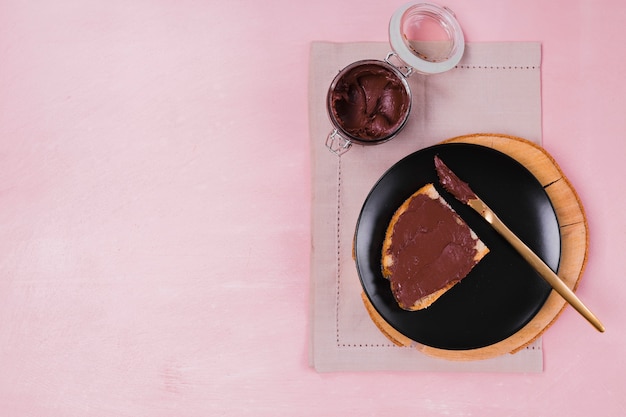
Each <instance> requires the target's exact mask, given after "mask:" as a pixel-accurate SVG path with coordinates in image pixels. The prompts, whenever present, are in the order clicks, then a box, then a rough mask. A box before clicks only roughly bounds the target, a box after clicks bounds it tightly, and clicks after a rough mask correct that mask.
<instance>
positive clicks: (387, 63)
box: [326, 2, 465, 155]
mask: <svg viewBox="0 0 626 417" xmlns="http://www.w3.org/2000/svg"><path fill="white" fill-rule="evenodd" d="M389 41H390V44H391V48H392V49H393V52H390V53H389V54H388V55H387V57H386V58H385V59H384V60H375V59H369V60H362V61H357V62H354V63H352V64H350V65H348V66H347V67H345V68H344V69H342V70H341V71H340V72H339V73H338V74H337V75H336V76H335V78H334V79H333V81H332V82H331V84H330V88H329V89H328V94H327V97H326V107H327V112H328V116H329V118H330V121H331V123H332V124H333V127H334V128H333V130H332V131H331V132H330V133H329V135H328V136H327V138H326V146H327V147H328V149H330V150H331V151H332V152H334V153H335V154H337V155H341V154H343V153H344V152H346V151H347V150H348V149H349V148H350V146H351V145H352V143H358V144H361V145H377V144H380V143H384V142H387V141H388V140H390V139H392V138H394V137H395V136H396V135H397V134H398V133H399V132H400V131H401V130H402V128H403V127H404V125H405V124H406V122H407V120H408V118H409V114H410V112H411V88H410V87H409V83H408V81H407V78H408V77H410V76H411V74H413V73H414V72H418V73H420V74H424V75H429V74H437V73H441V72H444V71H448V70H450V69H452V68H454V67H455V66H456V65H457V64H458V62H459V61H460V60H461V58H462V56H463V52H464V50H465V39H464V36H463V31H462V30H461V27H460V25H459V23H458V21H457V20H456V18H455V16H454V13H452V11H451V10H450V9H448V8H446V7H441V6H438V5H436V4H432V3H417V2H411V3H407V4H405V5H404V6H402V7H400V8H399V9H397V10H396V11H395V12H394V14H393V16H392V17H391V20H390V22H389Z"/></svg>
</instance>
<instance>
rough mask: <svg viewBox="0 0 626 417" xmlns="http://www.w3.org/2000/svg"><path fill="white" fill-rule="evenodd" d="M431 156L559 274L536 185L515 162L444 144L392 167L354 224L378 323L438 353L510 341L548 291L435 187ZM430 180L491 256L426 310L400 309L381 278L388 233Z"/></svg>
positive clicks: (549, 215) (549, 219) (555, 239)
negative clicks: (392, 222) (394, 219)
mask: <svg viewBox="0 0 626 417" xmlns="http://www.w3.org/2000/svg"><path fill="white" fill-rule="evenodd" d="M435 155H439V157H440V158H441V159H442V160H443V161H444V162H445V163H446V165H448V166H449V167H450V168H451V169H452V170H453V171H454V172H455V173H456V174H457V175H458V176H459V177H460V178H461V179H462V180H463V181H466V182H468V183H469V184H470V186H471V187H472V189H473V190H474V191H475V192H476V194H477V195H478V196H479V197H481V198H482V200H483V201H485V203H487V204H488V205H489V206H490V207H491V208H492V209H493V210H494V211H495V212H496V213H497V214H498V216H499V217H500V218H501V219H502V220H503V221H504V223H505V224H507V225H508V226H509V228H510V229H511V230H512V231H513V232H514V233H515V234H517V235H518V236H519V237H520V238H521V239H522V240H523V241H524V242H525V243H526V244H527V245H528V246H529V247H530V248H531V249H533V250H534V251H535V253H537V254H538V255H539V256H540V257H541V258H542V259H543V260H544V261H545V262H546V263H547V264H548V265H549V266H550V267H551V268H552V269H554V270H557V268H558V264H559V259H560V254H561V236H560V232H559V225H558V221H557V217H556V214H555V212H554V208H553V207H552V204H551V202H550V199H549V198H548V195H547V194H546V192H545V190H544V189H543V187H542V185H541V184H540V183H539V181H538V180H537V179H536V178H535V177H534V176H533V175H532V174H531V173H530V172H529V171H528V170H527V169H526V168H525V167H524V166H523V165H521V164H520V163H518V162H517V161H515V160H514V159H512V158H511V157H509V156H508V155H505V154H503V153H501V152H498V151H496V150H493V149H491V148H487V147H484V146H480V145H471V144H462V143H453V144H441V145H436V146H433V147H429V148H426V149H422V150H420V151H418V152H415V153H413V154H411V155H409V156H407V157H406V158H404V159H402V160H401V161H399V162H398V163H396V164H395V165H394V166H393V167H392V168H391V169H389V171H387V172H386V173H385V174H384V175H383V176H382V177H381V178H380V180H379V181H378V182H377V183H376V185H375V186H374V187H373V188H372V190H371V191H370V194H369V195H368V197H367V199H366V200H365V203H364V204H363V208H362V210H361V213H360V216H359V220H358V223H357V226H356V234H355V241H354V250H355V258H356V265H357V270H358V273H359V277H360V279H361V283H362V286H363V289H364V291H365V293H366V294H367V296H368V297H369V299H370V301H371V303H372V305H373V306H374V308H376V310H377V311H378V313H379V314H380V315H381V316H382V318H383V319H384V320H385V321H387V322H388V323H389V324H390V325H391V326H392V327H394V328H395V329H396V330H397V331H399V332H400V333H402V334H403V335H405V336H407V337H408V338H410V339H412V340H414V341H416V342H418V343H421V344H424V345H427V346H431V347H435V348H439V349H448V350H468V349H475V348H480V347H485V346H489V345H491V344H494V343H497V342H499V341H501V340H504V339H506V338H508V337H509V336H511V335H513V334H515V333H516V332H517V331H518V330H520V329H521V328H522V327H523V326H524V325H525V324H526V323H528V322H529V321H530V320H531V319H532V318H533V316H535V314H536V313H537V312H538V311H539V310H540V309H541V307H542V306H543V304H544V302H545V300H546V298H547V297H548V295H549V293H550V290H551V288H550V286H549V285H548V284H547V283H545V282H544V281H543V279H542V278H541V277H540V276H539V275H538V274H537V273H536V272H535V271H534V270H533V269H532V268H531V267H530V266H529V265H528V264H527V263H526V262H525V261H524V260H523V259H522V258H521V257H520V255H519V254H517V252H515V250H514V249H513V248H512V247H511V246H510V245H509V244H508V243H507V242H506V241H505V240H504V239H503V238H502V237H500V236H499V235H498V234H497V233H496V232H495V231H494V230H493V229H492V228H491V226H489V224H488V223H487V222H486V221H485V220H483V219H482V218H481V217H480V216H479V215H478V214H477V213H476V212H474V211H473V210H472V209H471V208H469V207H467V206H465V205H463V204H461V203H459V202H458V201H457V200H455V199H454V198H453V197H452V196H451V195H450V194H448V193H447V192H446V191H445V190H444V189H443V188H442V187H441V186H440V185H439V182H438V178H437V173H436V172H435V167H434V162H433V158H434V156H435ZM426 183H433V184H435V186H436V187H437V189H438V191H439V193H440V194H441V195H442V197H443V198H444V199H445V200H446V201H448V203H450V205H451V206H452V207H453V208H454V209H455V210H456V211H457V213H458V214H459V215H460V216H461V217H462V218H463V219H464V220H465V221H466V222H467V224H468V225H469V226H470V227H471V228H472V229H473V230H474V231H475V232H476V233H477V234H478V236H479V237H480V238H481V239H482V240H483V242H485V243H486V244H487V246H488V247H489V249H490V253H489V254H487V256H486V257H485V258H483V260H482V261H481V262H480V263H479V264H478V265H476V267H475V268H474V269H473V270H472V271H471V272H470V274H469V275H468V276H467V277H466V278H465V279H464V280H462V281H461V282H460V283H459V284H457V285H455V286H454V287H453V288H452V289H451V290H450V291H448V292H447V293H445V294H444V295H443V296H442V297H441V298H439V300H437V301H436V302H435V303H433V304H432V305H431V306H430V307H428V308H427V309H424V310H419V311H405V310H402V309H401V308H400V307H399V306H398V304H397V303H396V301H395V299H394V298H393V295H392V293H391V288H390V285H389V281H387V280H386V279H385V278H384V277H383V276H382V273H381V264H380V258H381V251H382V243H383V240H384V236H385V230H386V229H387V226H388V224H389V221H390V220H391V217H392V216H393V213H394V212H395V211H396V209H397V208H398V207H400V205H401V204H402V202H404V200H406V199H407V198H408V197H409V196H410V195H411V194H413V193H414V192H415V191H417V190H418V189H419V188H420V187H422V186H423V185H424V184H426Z"/></svg>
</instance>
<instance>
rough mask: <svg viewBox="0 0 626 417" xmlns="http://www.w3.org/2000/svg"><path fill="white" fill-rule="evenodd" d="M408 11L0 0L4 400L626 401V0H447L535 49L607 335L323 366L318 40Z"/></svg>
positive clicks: (492, 31)
mask: <svg viewBox="0 0 626 417" xmlns="http://www.w3.org/2000/svg"><path fill="white" fill-rule="evenodd" d="M401 4H402V2H401V1H400V2H389V1H380V0H379V1H363V0H360V1H355V0H351V1H343V2H337V1H327V0H318V1H315V2H312V1H309V2H297V1H287V0H284V1H278V0H269V1H266V2H258V1H257V2H255V1H248V2H244V1H223V2H217V1H206V0H205V1H199V0H196V1H193V0H183V1H174V0H170V1H163V0H161V1H156V0H155V1H148V0H135V1H126V0H112V1H95V0H86V1H85V0H57V1H54V2H35V1H30V0H29V1H19V0H4V1H0V235H1V236H2V237H1V238H0V415H2V416H16V417H22V416H53V417H54V416H85V415H89V416H98V417H100V416H154V417H161V416H246V415H250V416H264V415H267V416H274V415H293V416H322V415H323V416H335V415H336V416H345V415H400V414H404V413H407V412H410V413H411V414H412V415H429V416H444V415H454V416H504V415H506V416H527V415H546V416H553V415H567V416H589V415H606V416H609V415H623V414H624V413H626V400H625V399H624V396H623V394H624V391H625V389H626V380H625V377H624V374H625V373H626V355H625V353H626V333H625V332H624V331H623V328H624V319H625V318H626V317H625V312H624V302H623V300H624V298H625V297H626V280H625V279H624V271H625V270H626V256H624V254H623V250H624V242H625V240H626V216H625V215H624V214H623V207H624V205H625V204H626V198H625V197H623V195H620V194H619V190H622V189H623V181H624V176H625V174H626V167H625V165H624V162H623V160H624V157H625V156H626V145H625V143H626V141H625V139H624V135H625V132H626V117H624V111H625V109H626V82H625V81H624V79H625V78H626V56H625V54H624V46H623V41H624V39H626V25H625V24H624V22H625V21H626V6H625V5H624V3H623V2H622V1H609V0H604V1H596V0H586V1H585V0H578V1H576V0H574V1H564V0H563V1H552V2H548V1H544V0H516V1H506V2H504V1H501V0H497V1H496V0H491V1H490V0H480V1H478V0H477V1H471V2H469V1H461V0H450V1H448V2H447V3H446V4H447V5H448V6H450V7H451V8H452V9H454V11H455V12H456V14H457V17H458V18H459V20H460V21H461V24H462V26H463V28H464V30H465V34H466V38H467V40H468V41H474V42H478V41H522V40H524V41H525V40H530V41H541V42H542V44H543V68H542V82H543V136H544V146H545V148H546V149H547V150H548V151H549V152H550V153H551V154H552V155H553V156H554V157H555V159H556V160H557V161H558V163H559V164H560V165H561V167H562V168H563V170H564V171H565V173H566V174H567V175H568V177H569V179H570V180H571V182H572V183H573V184H574V186H575V187H576V189H577V190H578V192H579V194H580V197H581V199H582V201H583V203H584V205H585V208H586V211H587V216H588V220H589V226H590V234H591V245H590V252H589V260H588V265H587V269H586V273H585V275H584V277H583V280H582V282H581V285H580V288H579V295H580V296H581V298H583V299H584V301H585V302H586V303H587V304H588V305H589V306H590V307H592V309H593V310H594V312H595V313H596V314H597V315H598V316H599V317H600V318H601V319H602V320H603V321H604V324H605V325H606V326H607V332H606V333H605V334H599V333H596V332H595V331H594V330H593V329H592V328H591V327H590V326H589V325H588V324H587V323H586V322H585V321H584V320H583V319H581V318H580V317H579V316H578V315H577V314H576V313H575V312H574V311H573V309H571V308H569V309H567V310H566V311H565V313H564V314H563V315H562V316H561V317H560V319H559V320H558V322H557V323H556V324H554V325H553V326H552V327H551V328H550V329H549V331H548V332H547V333H546V334H545V336H544V355H545V371H544V372H543V373H541V374H504V375H503V374H435V373H432V374H431V373H391V372H389V373H387V372H379V373H333V374H318V373H316V372H314V371H313V370H311V369H310V368H309V367H308V364H307V362H308V359H307V344H308V306H309V299H308V296H309V294H308V289H309V251H310V248H309V239H310V226H309V224H310V190H311V187H310V163H309V156H310V151H309V143H308V140H309V138H308V119H307V80H308V52H309V44H310V42H311V41H312V40H331V41H341V42H345V41H365V40H372V41H385V40H386V39H387V34H386V30H387V23H388V19H389V17H390V16H391V14H392V13H393V11H394V10H395V9H396V8H397V7H399V6H400V5H401ZM468 133H473V132H468Z"/></svg>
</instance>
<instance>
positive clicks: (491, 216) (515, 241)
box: [467, 198, 604, 332]
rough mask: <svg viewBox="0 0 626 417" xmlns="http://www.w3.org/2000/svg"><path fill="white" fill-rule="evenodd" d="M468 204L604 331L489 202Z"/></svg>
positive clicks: (477, 200)
mask: <svg viewBox="0 0 626 417" xmlns="http://www.w3.org/2000/svg"><path fill="white" fill-rule="evenodd" d="M467 204H468V205H469V206H470V207H471V208H473V209H474V210H476V211H477V212H478V213H479V214H480V215H481V216H482V217H483V218H484V219H485V220H487V222H489V223H490V224H491V226H493V228H494V229H496V231H497V232H498V233H500V235H502V236H503V237H504V238H505V239H506V240H507V241H508V242H509V243H510V244H511V245H512V246H513V247H514V248H515V250H517V252H519V254H520V255H522V257H523V258H524V259H525V260H526V262H528V263H529V264H530V265H531V266H532V267H533V268H534V269H535V270H536V271H537V272H538V273H539V275H541V277H542V278H543V279H544V280H546V282H547V283H548V284H550V286H551V287H552V288H553V289H554V290H555V291H556V292H557V293H559V294H560V295H561V297H563V298H564V299H565V301H567V302H568V303H569V304H570V305H571V306H572V307H574V308H575V309H576V311H578V312H579V313H580V314H581V315H582V316H583V317H584V318H586V319H587V321H589V323H591V324H592V325H593V326H594V327H595V328H596V329H597V330H598V331H600V332H604V326H603V325H602V323H601V322H600V320H599V319H598V318H597V317H596V316H595V315H594V314H593V313H592V312H591V311H590V310H589V309H588V308H587V307H586V306H585V305H584V304H583V302H582V301H580V299H579V298H578V297H577V296H576V294H574V292H573V291H572V290H571V289H570V288H569V287H568V286H567V285H566V284H565V283H564V282H563V281H562V280H561V278H559V277H558V275H557V274H556V273H555V272H554V271H553V270H552V269H551V268H550V267H549V266H548V265H546V263H545V262H544V261H543V260H542V259H541V258H540V257H539V256H537V254H535V252H533V251H532V250H531V249H530V248H529V247H528V246H526V244H525V243H524V242H522V241H521V239H520V238H518V237H517V236H516V235H515V233H513V232H512V231H511V230H510V229H509V228H508V227H507V226H506V225H505V224H504V223H503V222H502V221H501V220H500V219H499V218H498V216H496V214H495V213H494V212H493V210H491V209H490V208H489V207H488V206H487V204H485V203H484V202H483V201H482V200H481V199H480V198H475V199H471V200H469V201H468V203H467Z"/></svg>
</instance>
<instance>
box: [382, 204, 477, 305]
mask: <svg viewBox="0 0 626 417" xmlns="http://www.w3.org/2000/svg"><path fill="white" fill-rule="evenodd" d="M476 240H477V236H476V235H475V234H474V233H473V232H472V231H471V229H470V228H469V226H467V224H465V223H464V222H463V221H462V220H461V219H460V217H458V215H457V214H456V213H455V212H454V211H453V210H452V209H451V208H450V207H449V206H448V205H447V204H446V203H445V202H443V201H441V200H439V199H438V198H437V199H433V198H431V197H430V196H428V195H425V194H416V195H414V196H413V197H412V199H411V201H410V204H409V205H408V208H407V210H406V211H405V212H404V213H403V214H402V215H401V216H400V217H399V218H398V219H397V222H396V223H395V225H394V227H393V231H392V241H391V245H390V253H391V255H392V257H393V265H391V266H390V268H389V269H390V271H391V286H392V292H393V294H394V297H395V298H396V300H397V301H398V304H399V305H400V306H401V307H402V308H407V309H408V307H411V306H413V305H414V304H415V303H416V302H417V301H418V300H420V299H422V298H423V297H425V296H427V295H430V294H432V293H434V292H436V291H438V290H441V289H443V288H445V287H447V286H449V285H450V284H453V283H456V282H458V281H460V280H461V279H463V278H464V277H465V276H466V275H467V274H469V272H470V271H471V269H472V268H473V267H474V266H475V265H476V263H477V262H478V261H477V260H476V259H475V257H476V254H477V249H476Z"/></svg>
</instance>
